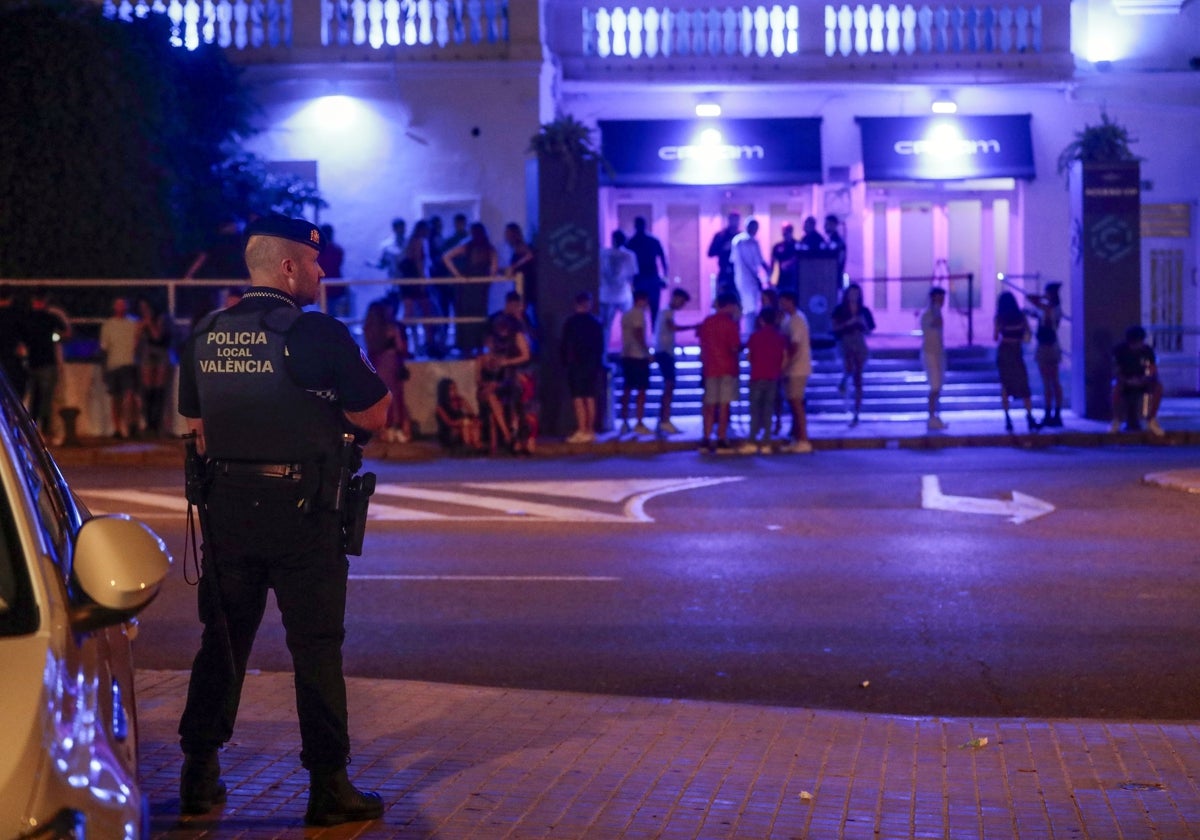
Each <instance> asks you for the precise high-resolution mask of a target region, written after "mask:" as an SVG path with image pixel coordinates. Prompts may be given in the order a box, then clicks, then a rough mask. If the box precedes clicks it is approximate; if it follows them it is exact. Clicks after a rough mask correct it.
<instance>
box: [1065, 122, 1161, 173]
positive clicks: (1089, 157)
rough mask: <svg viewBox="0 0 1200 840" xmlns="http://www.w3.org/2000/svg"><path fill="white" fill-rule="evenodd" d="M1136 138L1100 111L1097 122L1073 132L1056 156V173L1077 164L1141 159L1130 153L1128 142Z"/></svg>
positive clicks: (1130, 142)
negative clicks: (1071, 137) (1073, 134)
mask: <svg viewBox="0 0 1200 840" xmlns="http://www.w3.org/2000/svg"><path fill="white" fill-rule="evenodd" d="M1136 142H1137V138H1136V137H1131V136H1130V135H1129V129H1127V128H1125V126H1123V125H1121V124H1120V123H1118V122H1114V121H1113V120H1112V119H1110V118H1109V116H1108V112H1107V111H1101V112H1100V124H1099V125H1085V126H1084V127H1083V129H1082V130H1080V131H1077V132H1075V139H1074V140H1072V141H1071V142H1070V143H1068V144H1067V145H1066V147H1065V148H1064V149H1063V150H1062V152H1060V153H1059V155H1058V174H1059V175H1062V176H1064V177H1066V176H1068V175H1069V173H1070V171H1071V165H1072V164H1074V163H1075V162H1076V161H1079V162H1080V163H1084V164H1088V163H1131V162H1137V161H1140V160H1141V158H1140V157H1138V156H1137V155H1135V154H1134V153H1133V149H1132V148H1130V144H1132V143H1136Z"/></svg>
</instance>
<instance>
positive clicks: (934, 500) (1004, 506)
mask: <svg viewBox="0 0 1200 840" xmlns="http://www.w3.org/2000/svg"><path fill="white" fill-rule="evenodd" d="M921 507H923V508H924V509H925V510H948V511H954V512H957V513H983V514H991V515H993V516H1007V517H1009V520H1008V521H1009V522H1012V523H1013V524H1014V525H1020V524H1022V523H1023V522H1029V521H1030V520H1033V519H1037V518H1038V517H1039V516H1045V515H1046V514H1047V513H1053V512H1054V505H1052V504H1050V503H1049V502H1045V501H1042V500H1041V499H1038V498H1036V497H1034V496H1029V495H1026V494H1025V493H1021V492H1018V491H1016V490H1014V491H1012V500H1011V501H1005V500H1004V499H980V498H977V497H975V496H947V495H945V494H944V493H943V492H942V486H941V482H940V481H939V480H938V477H937V476H936V475H926V476H922V477H921Z"/></svg>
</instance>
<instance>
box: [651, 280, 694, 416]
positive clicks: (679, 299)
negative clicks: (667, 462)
mask: <svg viewBox="0 0 1200 840" xmlns="http://www.w3.org/2000/svg"><path fill="white" fill-rule="evenodd" d="M691 299H692V296H691V295H689V294H688V293H687V291H686V290H684V289H675V290H673V291H672V292H671V298H670V300H669V301H667V308H666V309H664V310H663V311H662V313H661V314H660V317H659V319H658V325H657V326H656V327H655V328H654V361H655V363H656V364H657V365H658V372H659V374H660V375H661V376H662V381H663V390H662V404H661V407H660V409H659V412H658V426H657V427H656V428H655V430H654V433H655V434H656V435H658V436H659V437H665V436H666V435H676V434H679V429H678V428H677V427H676V426H675V424H674V423H672V422H671V404H672V403H673V402H674V400H675V335H676V334H677V333H681V332H686V331H688V330H694V329H696V327H697V326H698V325H697V324H688V325H686V326H684V325H682V324H679V323H676V321H675V313H677V312H678V311H679V310H680V309H683V307H685V306H687V304H688V301H690V300H691Z"/></svg>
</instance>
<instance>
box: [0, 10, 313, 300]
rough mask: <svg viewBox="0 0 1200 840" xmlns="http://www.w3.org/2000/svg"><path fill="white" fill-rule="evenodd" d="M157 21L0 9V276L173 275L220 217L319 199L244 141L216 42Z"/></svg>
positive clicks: (244, 124)
mask: <svg viewBox="0 0 1200 840" xmlns="http://www.w3.org/2000/svg"><path fill="white" fill-rule="evenodd" d="M168 26H169V24H168V21H167V20H166V17H165V15H161V14H150V15H147V16H146V17H145V18H135V19H134V20H131V21H122V20H117V19H110V18H106V17H105V16H104V15H103V13H102V10H101V8H100V6H99V4H95V3H88V2H84V1H83V0H40V1H39V2H33V1H32V0H29V1H28V2H18V3H15V4H14V3H8V4H6V5H5V6H4V7H3V9H2V10H0V129H2V130H0V195H3V196H4V201H2V202H0V277H167V276H178V274H179V273H180V272H181V270H182V267H183V265H184V264H185V262H186V258H187V255H189V254H192V253H195V252H196V251H198V250H200V249H201V248H203V247H204V245H205V244H206V240H207V239H208V237H209V235H210V234H211V233H212V232H213V231H214V230H215V229H216V227H217V224H218V221H219V220H220V219H222V218H224V217H227V216H229V215H234V216H238V217H240V218H246V217H247V216H248V215H249V213H250V212H265V211H266V210H269V209H279V210H284V211H291V212H297V209H296V208H297V207H300V208H303V207H305V206H308V207H318V206H321V204H322V202H320V196H319V195H318V194H317V193H316V187H315V186H314V185H312V184H310V183H306V182H303V181H301V180H300V179H299V178H296V177H289V176H286V175H284V176H281V175H278V174H274V173H271V172H269V171H268V170H267V168H266V165H265V163H264V162H262V161H259V160H257V159H255V158H254V157H253V156H251V155H247V154H245V153H243V152H242V151H241V142H242V140H243V138H245V137H247V136H249V135H250V133H251V122H250V121H251V117H252V115H253V105H252V103H251V100H250V99H249V97H248V96H247V95H246V94H245V93H244V92H243V90H242V88H241V87H240V85H239V79H238V75H239V71H238V70H237V69H236V68H235V67H234V66H233V65H232V64H230V63H229V61H228V60H227V59H226V57H225V55H224V52H223V51H222V50H221V49H220V48H219V47H211V46H205V45H202V46H200V47H199V48H198V49H196V50H193V51H187V50H184V49H180V48H177V47H173V46H171V44H170V39H169V28H168ZM298 197H299V199H301V200H300V201H299V202H298V203H297V198H298Z"/></svg>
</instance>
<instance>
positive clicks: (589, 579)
mask: <svg viewBox="0 0 1200 840" xmlns="http://www.w3.org/2000/svg"><path fill="white" fill-rule="evenodd" d="M350 580H412V581H446V582H451V583H463V582H465V583H478V582H484V583H613V582H616V581H619V580H621V578H619V577H610V576H608V575H350Z"/></svg>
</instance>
